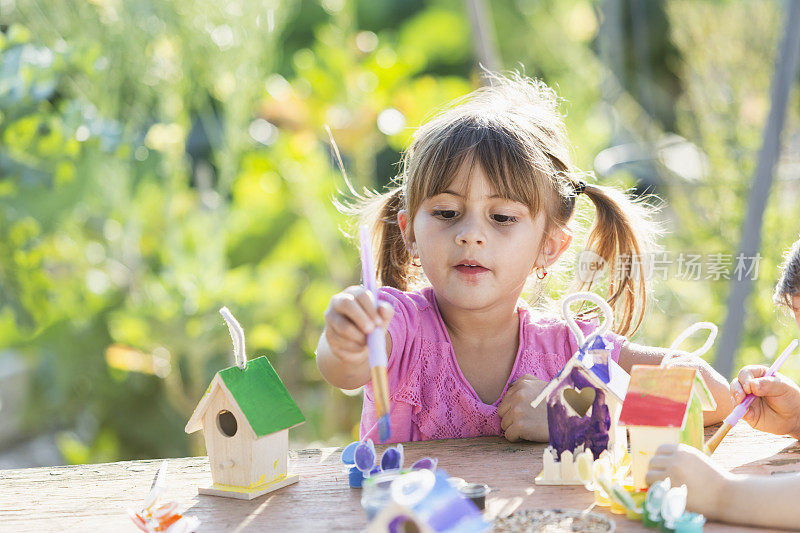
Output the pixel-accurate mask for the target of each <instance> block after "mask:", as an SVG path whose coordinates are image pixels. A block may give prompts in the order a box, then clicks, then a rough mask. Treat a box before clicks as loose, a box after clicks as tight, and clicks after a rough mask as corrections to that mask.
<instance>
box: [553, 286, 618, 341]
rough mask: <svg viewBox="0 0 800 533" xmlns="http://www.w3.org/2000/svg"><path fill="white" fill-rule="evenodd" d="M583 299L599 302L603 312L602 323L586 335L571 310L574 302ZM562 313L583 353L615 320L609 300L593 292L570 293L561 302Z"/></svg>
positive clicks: (598, 305)
mask: <svg viewBox="0 0 800 533" xmlns="http://www.w3.org/2000/svg"><path fill="white" fill-rule="evenodd" d="M581 300H589V301H590V302H592V303H595V304H597V307H598V308H599V309H600V314H601V317H600V318H601V320H600V324H599V325H598V326H597V327H596V328H595V329H594V330H592V332H591V333H589V334H588V335H587V336H585V337H584V335H583V331H582V330H581V328H580V327H578V324H577V323H576V322H575V317H574V316H573V315H572V312H571V311H570V305H571V304H572V303H573V302H577V301H581ZM561 314H562V315H563V316H564V320H566V321H567V326H569V329H570V331H571V332H572V334H573V335H575V338H576V339H577V341H578V350H579V351H580V352H582V353H585V352H586V350H587V349H588V348H589V347H590V343H591V342H592V341H593V340H594V339H595V338H597V337H602V336H603V334H605V333H606V332H607V331H608V328H609V327H611V323H612V322H613V321H614V311H613V310H612V309H611V306H610V305H608V302H607V301H605V299H604V298H603V297H602V296H600V295H598V294H595V293H593V292H576V293H575V294H570V295H569V296H567V297H566V298H564V300H563V301H562V302H561Z"/></svg>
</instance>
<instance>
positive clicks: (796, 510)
mask: <svg viewBox="0 0 800 533" xmlns="http://www.w3.org/2000/svg"><path fill="white" fill-rule="evenodd" d="M695 490H697V489H695ZM798 493H800V473H791V474H777V475H773V476H749V475H730V477H729V478H728V479H727V481H726V483H725V485H724V486H723V488H722V490H721V491H720V494H719V496H720V497H719V498H718V499H717V502H718V505H716V506H709V507H710V508H708V509H698V510H697V511H698V512H702V513H703V514H704V515H706V517H707V518H709V519H712V520H718V521H722V522H729V523H731V524H737V525H748V526H757V527H774V528H786V529H790V528H792V529H794V528H797V526H798V524H800V505H798V504H797V494H798ZM690 498H691V494H690Z"/></svg>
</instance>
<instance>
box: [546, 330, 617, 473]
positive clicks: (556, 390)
mask: <svg viewBox="0 0 800 533" xmlns="http://www.w3.org/2000/svg"><path fill="white" fill-rule="evenodd" d="M592 346H595V344H592ZM592 358H593V356H592V354H591V353H587V354H586V355H582V354H581V353H580V352H579V353H577V354H575V356H574V357H572V358H571V359H570V360H569V361H567V364H566V365H564V368H562V369H561V372H559V374H558V375H557V376H556V377H554V378H553V379H552V380H551V381H550V383H548V385H547V387H545V388H544V390H542V392H541V393H540V394H539V396H538V397H537V398H536V399H535V400H534V401H533V402H532V403H531V405H532V406H534V407H536V406H537V405H539V404H540V403H541V402H542V401H543V400H544V399H545V398H546V399H547V423H548V427H549V432H550V446H551V447H552V448H554V450H555V453H556V458H560V457H561V455H562V454H563V453H564V452H565V451H568V452H571V453H572V454H574V455H577V453H579V452H580V451H582V450H591V452H592V455H593V456H594V458H595V459H596V458H597V457H599V456H600V454H601V453H602V452H603V451H605V450H608V451H609V452H611V453H614V450H615V449H617V450H624V449H625V447H626V444H627V443H626V438H625V431H624V428H623V429H621V430H620V429H619V426H618V425H617V422H618V420H619V413H620V410H621V408H622V402H623V400H624V399H625V392H626V391H627V389H628V382H629V381H630V376H629V375H628V373H627V372H625V371H624V370H623V369H622V367H620V366H619V365H618V364H617V363H615V362H614V361H613V360H612V359H606V360H605V362H601V363H600V364H599V365H598V364H596V363H595V364H593V363H594V361H593V360H592ZM595 367H597V368H595ZM603 377H605V378H606V379H605V380H604V379H603Z"/></svg>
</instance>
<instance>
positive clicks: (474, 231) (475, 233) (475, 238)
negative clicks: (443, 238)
mask: <svg viewBox="0 0 800 533" xmlns="http://www.w3.org/2000/svg"><path fill="white" fill-rule="evenodd" d="M456 242H458V244H459V245H461V246H467V245H471V244H475V245H481V244H484V243H485V242H486V236H485V235H484V233H483V230H482V229H481V227H480V225H479V224H477V223H475V222H469V221H465V223H464V225H463V226H462V227H461V228H460V229H459V231H458V233H457V234H456Z"/></svg>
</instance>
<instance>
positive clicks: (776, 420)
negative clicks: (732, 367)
mask: <svg viewBox="0 0 800 533" xmlns="http://www.w3.org/2000/svg"><path fill="white" fill-rule="evenodd" d="M766 371H767V367H765V366H761V365H749V366H746V367H744V368H742V369H741V370H740V371H739V375H738V376H737V377H736V379H734V380H733V381H732V382H731V395H732V396H733V399H734V400H735V401H736V403H741V401H742V400H744V398H745V395H747V394H750V393H752V394H755V395H756V399H755V400H753V403H752V404H750V408H749V409H748V410H747V413H745V415H744V417H743V419H744V420H745V421H746V422H747V423H748V424H750V425H751V426H753V427H754V428H756V429H759V430H761V431H766V432H767V433H775V434H777V435H791V436H793V437H795V438H800V387H798V386H797V385H796V384H795V383H794V382H793V381H791V380H790V379H788V378H787V377H785V376H783V375H781V374H775V375H774V376H772V377H767V378H765V377H763V376H764V374H765V373H766Z"/></svg>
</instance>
